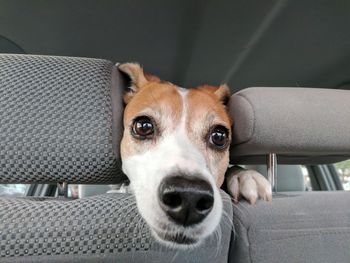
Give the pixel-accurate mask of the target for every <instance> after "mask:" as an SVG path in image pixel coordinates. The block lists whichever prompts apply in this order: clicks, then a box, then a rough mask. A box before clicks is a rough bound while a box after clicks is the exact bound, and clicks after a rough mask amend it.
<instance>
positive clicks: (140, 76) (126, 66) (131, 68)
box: [117, 63, 148, 104]
mask: <svg viewBox="0 0 350 263" xmlns="http://www.w3.org/2000/svg"><path fill="white" fill-rule="evenodd" d="M117 67H118V69H119V70H120V71H121V72H123V73H125V74H126V75H127V76H128V77H129V78H130V86H129V87H128V90H126V91H125V93H124V102H125V104H128V103H129V102H130V100H131V99H132V97H133V96H134V95H135V94H136V93H137V92H138V91H139V90H140V89H141V88H142V87H143V86H145V85H146V84H147V83H148V80H147V78H146V76H145V73H144V72H143V68H142V67H141V66H140V64H138V63H123V64H119V65H117Z"/></svg>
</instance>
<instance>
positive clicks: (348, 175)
mask: <svg viewBox="0 0 350 263" xmlns="http://www.w3.org/2000/svg"><path fill="white" fill-rule="evenodd" d="M334 166H335V168H336V171H337V173H338V175H339V178H340V181H341V183H342V184H343V187H344V190H348V191H350V159H349V160H346V161H343V162H339V163H335V164H334Z"/></svg>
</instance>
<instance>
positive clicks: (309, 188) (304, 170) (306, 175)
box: [301, 165, 312, 191]
mask: <svg viewBox="0 0 350 263" xmlns="http://www.w3.org/2000/svg"><path fill="white" fill-rule="evenodd" d="M301 172H302V173H303V176H304V183H305V190H306V191H312V186H311V180H310V174H309V170H308V169H307V167H306V166H305V165H301Z"/></svg>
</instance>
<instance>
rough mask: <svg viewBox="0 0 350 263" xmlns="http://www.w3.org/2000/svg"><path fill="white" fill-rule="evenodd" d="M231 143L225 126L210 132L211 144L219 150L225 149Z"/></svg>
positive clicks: (217, 127)
mask: <svg viewBox="0 0 350 263" xmlns="http://www.w3.org/2000/svg"><path fill="white" fill-rule="evenodd" d="M228 142H229V138H228V130H227V129H226V128H225V127H223V126H215V127H214V128H213V129H212V130H211V131H210V137H209V143H210V145H211V146H212V147H215V148H217V149H224V148H225V147H226V146H227V145H228Z"/></svg>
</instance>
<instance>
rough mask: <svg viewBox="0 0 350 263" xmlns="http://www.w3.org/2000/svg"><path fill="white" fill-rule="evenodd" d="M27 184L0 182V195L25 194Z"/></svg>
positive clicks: (13, 195)
mask: <svg viewBox="0 0 350 263" xmlns="http://www.w3.org/2000/svg"><path fill="white" fill-rule="evenodd" d="M29 186H30V185H28V184H0V197H8V196H10V197H17V196H25V195H26V193H27V190H28V188H29Z"/></svg>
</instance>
